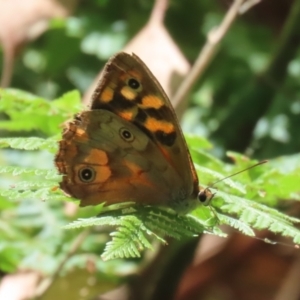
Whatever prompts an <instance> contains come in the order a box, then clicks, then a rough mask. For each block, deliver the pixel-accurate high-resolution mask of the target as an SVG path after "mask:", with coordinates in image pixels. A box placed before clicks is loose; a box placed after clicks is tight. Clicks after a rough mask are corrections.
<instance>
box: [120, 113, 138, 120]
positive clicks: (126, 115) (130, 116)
mask: <svg viewBox="0 0 300 300" xmlns="http://www.w3.org/2000/svg"><path fill="white" fill-rule="evenodd" d="M118 115H119V116H120V117H121V118H123V119H125V120H127V121H131V120H133V119H134V117H135V116H136V110H123V111H119V112H118Z"/></svg>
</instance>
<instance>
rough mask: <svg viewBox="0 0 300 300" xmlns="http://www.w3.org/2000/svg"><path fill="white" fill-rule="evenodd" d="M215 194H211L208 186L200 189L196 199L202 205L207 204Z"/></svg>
mask: <svg viewBox="0 0 300 300" xmlns="http://www.w3.org/2000/svg"><path fill="white" fill-rule="evenodd" d="M214 195H215V194H212V193H211V191H210V189H209V188H205V189H200V191H199V194H198V200H199V201H200V202H201V203H202V204H203V205H204V206H207V205H209V203H210V201H211V200H212V198H213V197H214Z"/></svg>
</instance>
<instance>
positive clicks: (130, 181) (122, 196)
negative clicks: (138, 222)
mask: <svg viewBox="0 0 300 300" xmlns="http://www.w3.org/2000/svg"><path fill="white" fill-rule="evenodd" d="M55 164H56V167H57V169H58V171H59V173H60V174H62V175H63V176H62V182H61V183H60V188H61V189H62V190H63V191H64V192H65V193H66V194H67V195H69V196H72V197H75V198H77V199H80V205H81V206H86V205H97V204H99V203H103V202H105V204H106V205H109V204H115V203H122V202H127V201H134V202H136V203H138V204H145V205H158V206H165V207H170V208H172V209H173V210H175V211H176V212H177V213H187V212H189V211H191V210H192V209H194V208H195V207H197V206H198V205H199V203H204V204H205V203H206V202H207V201H209V200H210V199H211V198H212V196H213V195H212V194H211V192H210V191H209V189H201V188H200V187H199V183H198V177H197V174H196V171H195V167H194V165H193V162H192V159H191V155H190V153H189V150H188V148H187V145H186V142H185V139H184V136H183V134H182V131H181V128H180V125H179V122H178V120H177V117H176V114H175V111H174V109H173V107H172V104H171V102H170V100H169V99H168V97H167V95H166V93H165V92H164V90H163V88H162V87H161V85H160V84H159V82H158V81H157V79H156V78H155V77H154V75H153V74H152V73H151V71H150V70H149V69H148V68H147V66H146V65H145V64H144V63H143V61H142V60H141V59H140V58H139V57H138V56H136V55H135V54H132V55H130V54H127V53H124V52H120V53H117V54H116V55H114V56H113V57H112V58H111V59H110V60H109V61H108V63H107V64H106V65H105V68H104V71H103V72H102V77H101V79H100V81H99V84H98V86H97V88H96V90H95V91H94V94H93V96H92V101H91V104H90V108H89V109H88V110H85V111H82V112H80V113H79V114H77V115H76V116H75V117H74V119H73V120H72V121H71V122H69V123H68V124H67V125H66V127H65V128H64V130H63V134H62V140H61V141H60V142H59V151H58V153H57V155H56V157H55Z"/></svg>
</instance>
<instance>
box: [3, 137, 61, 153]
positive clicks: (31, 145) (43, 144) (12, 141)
mask: <svg viewBox="0 0 300 300" xmlns="http://www.w3.org/2000/svg"><path fill="white" fill-rule="evenodd" d="M7 147H10V148H13V149H21V150H38V149H40V150H48V151H49V152H52V153H54V152H55V151H57V140H56V139H53V138H49V139H43V138H37V137H27V138H23V137H22V138H1V139H0V148H7Z"/></svg>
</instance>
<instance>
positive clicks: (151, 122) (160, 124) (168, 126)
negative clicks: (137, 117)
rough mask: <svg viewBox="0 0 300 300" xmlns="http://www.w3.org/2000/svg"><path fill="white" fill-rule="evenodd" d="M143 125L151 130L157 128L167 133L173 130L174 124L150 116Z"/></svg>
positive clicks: (156, 129) (153, 130)
mask: <svg viewBox="0 0 300 300" xmlns="http://www.w3.org/2000/svg"><path fill="white" fill-rule="evenodd" d="M144 126H145V127H146V128H147V129H148V130H150V131H152V132H155V131H159V130H160V131H163V132H164V133H167V134H168V133H172V132H174V125H173V124H172V123H169V122H167V121H163V120H157V119H155V118H151V117H148V118H147V120H146V121H145V123H144Z"/></svg>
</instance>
